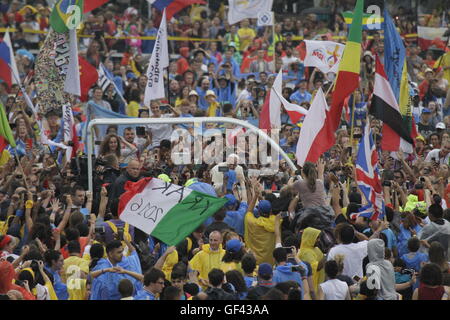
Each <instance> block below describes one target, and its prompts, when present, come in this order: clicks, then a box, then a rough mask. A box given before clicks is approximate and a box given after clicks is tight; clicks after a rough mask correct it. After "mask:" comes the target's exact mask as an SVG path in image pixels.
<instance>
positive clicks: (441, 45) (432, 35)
mask: <svg viewBox="0 0 450 320" xmlns="http://www.w3.org/2000/svg"><path fill="white" fill-rule="evenodd" d="M447 30H448V29H447V28H432V27H421V26H417V35H418V43H419V46H420V49H422V51H426V50H428V48H429V47H432V46H434V47H436V48H437V49H442V50H446V48H445V47H446V42H447V39H446V37H444V33H445V32H446V31H447Z"/></svg>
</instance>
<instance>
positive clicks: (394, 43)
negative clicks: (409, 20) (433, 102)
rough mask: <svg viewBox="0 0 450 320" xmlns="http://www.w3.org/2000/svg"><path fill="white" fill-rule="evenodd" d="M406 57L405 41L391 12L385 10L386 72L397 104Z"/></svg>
mask: <svg viewBox="0 0 450 320" xmlns="http://www.w3.org/2000/svg"><path fill="white" fill-rule="evenodd" d="M405 56H406V49H405V46H404V44H403V40H402V38H401V37H400V35H399V33H398V31H397V29H396V27H395V24H394V21H393V20H392V18H391V16H390V15H389V12H388V11H387V10H386V9H384V70H385V71H386V75H387V77H388V80H389V83H390V84H391V88H392V91H393V92H394V96H395V99H397V102H399V97H400V82H401V80H402V71H403V64H404V61H405Z"/></svg>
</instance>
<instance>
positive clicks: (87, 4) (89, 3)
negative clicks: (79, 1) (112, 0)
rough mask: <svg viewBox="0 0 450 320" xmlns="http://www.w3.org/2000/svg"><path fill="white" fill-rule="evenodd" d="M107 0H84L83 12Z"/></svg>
mask: <svg viewBox="0 0 450 320" xmlns="http://www.w3.org/2000/svg"><path fill="white" fill-rule="evenodd" d="M108 1H109V0H84V8H83V13H86V12H89V11H92V10H94V9H96V8H98V7H100V6H102V5H104V4H105V3H107V2H108Z"/></svg>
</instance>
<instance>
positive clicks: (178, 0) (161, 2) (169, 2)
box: [153, 0, 206, 20]
mask: <svg viewBox="0 0 450 320" xmlns="http://www.w3.org/2000/svg"><path fill="white" fill-rule="evenodd" d="M193 4H206V2H205V1H203V0H156V1H153V6H154V7H155V8H156V9H158V10H159V11H163V10H164V9H166V14H167V19H168V20H170V19H172V17H173V16H174V15H175V14H177V13H178V12H179V11H181V10H183V9H184V8H186V7H188V6H190V5H193Z"/></svg>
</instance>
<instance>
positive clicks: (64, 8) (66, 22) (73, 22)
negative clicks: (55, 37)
mask: <svg viewBox="0 0 450 320" xmlns="http://www.w3.org/2000/svg"><path fill="white" fill-rule="evenodd" d="M94 1H95V0H94ZM94 1H93V0H86V2H94ZM83 7H84V6H83V0H60V1H58V2H57V3H56V4H55V6H54V7H53V10H52V13H51V14H50V26H51V27H52V28H53V30H55V31H56V32H58V33H64V32H67V31H69V30H73V29H75V28H76V27H78V25H79V24H80V23H81V19H82V18H83Z"/></svg>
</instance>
